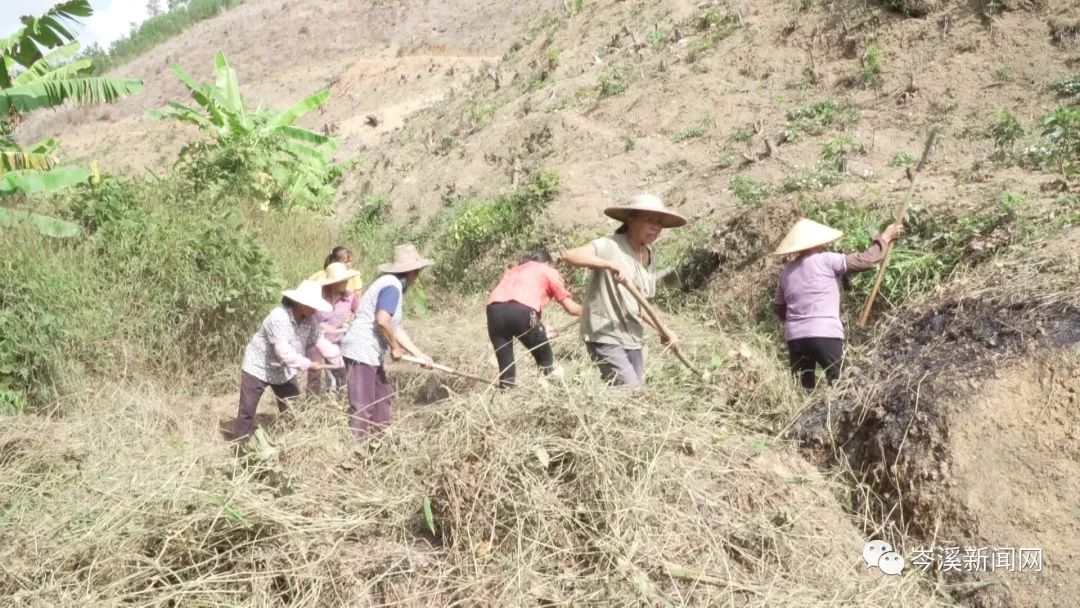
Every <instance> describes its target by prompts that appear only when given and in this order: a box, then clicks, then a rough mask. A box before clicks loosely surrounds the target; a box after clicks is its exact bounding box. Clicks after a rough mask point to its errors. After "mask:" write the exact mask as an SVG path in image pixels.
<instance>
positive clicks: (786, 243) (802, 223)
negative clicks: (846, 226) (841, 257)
mask: <svg viewBox="0 0 1080 608" xmlns="http://www.w3.org/2000/svg"><path fill="white" fill-rule="evenodd" d="M842 236H844V233H843V232H841V231H839V230H837V229H835V228H829V227H828V226H826V225H825V224H819V223H817V222H815V221H814V220H809V219H806V218H803V219H801V220H799V221H797V222H795V225H794V226H792V228H791V230H789V231H788V233H787V236H785V237H784V240H782V241H780V245H779V246H777V248H776V251H773V255H784V254H787V253H796V252H799V251H806V250H807V249H813V248H814V247H820V246H822V245H828V244H829V243H832V242H834V241H836V240H838V239H839V238H840V237H842Z"/></svg>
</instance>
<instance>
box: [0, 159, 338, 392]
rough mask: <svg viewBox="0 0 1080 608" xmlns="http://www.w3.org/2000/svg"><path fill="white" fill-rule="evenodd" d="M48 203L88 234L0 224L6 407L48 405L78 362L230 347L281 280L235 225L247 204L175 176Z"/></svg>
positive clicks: (175, 365) (194, 357)
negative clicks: (59, 237) (44, 233)
mask: <svg viewBox="0 0 1080 608" xmlns="http://www.w3.org/2000/svg"><path fill="white" fill-rule="evenodd" d="M49 202H51V203H52V204H53V206H54V208H55V209H56V210H57V211H58V212H61V213H64V214H65V215H64V217H65V219H69V220H72V221H76V222H78V223H79V224H80V225H82V226H83V227H84V230H85V231H86V233H87V234H88V235H89V236H87V237H84V238H79V239H70V240H68V241H65V242H64V244H62V245H57V244H56V243H55V241H52V242H46V240H45V239H44V237H41V236H40V235H38V234H37V233H36V232H34V231H31V230H4V231H0V239H3V241H4V242H3V247H4V251H6V252H9V254H8V255H5V261H4V263H3V264H0V285H2V286H3V287H0V305H2V306H0V309H2V310H3V311H4V312H3V314H0V334H2V335H3V338H2V339H0V403H3V404H4V405H3V407H5V408H6V409H7V410H8V411H11V410H15V411H20V410H26V409H29V408H32V407H41V406H45V405H48V404H50V403H52V402H53V401H54V400H55V399H56V398H57V397H59V396H60V395H62V394H63V393H64V392H65V391H64V389H65V388H68V389H70V388H72V387H76V386H79V385H81V383H82V382H84V381H85V379H84V377H83V373H84V372H85V373H93V374H105V375H108V374H113V373H117V372H118V371H119V370H120V369H123V368H125V367H127V366H129V365H130V366H135V367H136V368H138V369H140V370H143V371H149V372H152V373H162V374H191V373H199V372H200V371H205V370H206V369H207V368H208V367H210V366H215V365H217V363H216V361H220V360H223V359H224V358H232V357H235V353H236V352H237V351H238V349H239V348H240V347H241V346H242V345H243V343H244V342H245V341H246V340H247V338H248V337H249V332H251V331H253V330H254V324H255V323H256V322H257V321H258V320H259V319H260V318H261V316H262V315H263V314H265V311H266V309H267V306H268V305H269V304H271V303H272V302H273V301H274V299H275V298H276V296H277V290H278V288H279V287H280V286H282V285H283V284H284V281H282V279H281V274H280V273H279V272H278V271H277V269H276V268H275V266H274V264H273V263H272V261H271V260H270V257H269V255H268V253H267V251H266V250H265V249H264V248H263V247H262V246H261V245H260V244H259V243H258V242H257V240H256V238H255V237H254V235H253V233H252V232H251V231H250V230H249V229H247V228H246V227H245V221H244V213H245V205H246V204H245V203H243V202H242V201H241V200H239V199H237V198H235V197H230V196H228V195H222V194H221V193H220V192H218V191H212V190H207V189H204V188H201V187H199V186H198V184H197V182H193V181H190V180H189V179H187V178H185V177H183V176H179V175H177V176H174V177H169V178H167V179H165V180H162V181H153V180H151V181H125V180H119V179H106V180H104V181H103V182H102V183H101V184H100V185H98V186H85V187H83V188H79V189H76V190H72V191H70V192H68V193H67V194H65V195H64V196H63V197H61V198H59V199H57V200H53V201H49ZM46 249H48V250H50V251H52V252H53V253H51V254H50V255H47V256H42V255H38V254H37V253H35V252H39V251H44V250H46ZM317 267H318V266H315V268H317ZM121 345H123V346H122V347H121ZM121 353H126V354H125V355H124V356H123V357H121Z"/></svg>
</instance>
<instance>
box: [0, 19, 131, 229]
mask: <svg viewBox="0 0 1080 608" xmlns="http://www.w3.org/2000/svg"><path fill="white" fill-rule="evenodd" d="M92 14H93V8H92V7H91V6H90V0H69V1H67V2H62V3H60V4H57V5H56V6H54V7H53V8H51V9H49V10H48V11H47V12H46V13H45V14H44V15H42V16H40V17H32V16H29V15H28V16H24V17H22V18H21V19H20V20H21V22H22V27H21V28H19V30H17V31H16V32H15V33H14V34H12V35H11V36H8V37H7V38H3V39H0V199H2V198H5V197H10V196H12V195H26V194H33V193H38V192H53V191H56V190H61V189H64V188H70V187H71V186H74V185H77V184H79V183H83V182H85V181H86V180H87V178H88V177H89V176H90V173H89V172H88V171H86V170H85V169H77V168H58V167H57V165H58V164H59V162H58V159H57V157H56V149H57V146H58V144H57V142H56V140H54V139H47V140H44V141H41V142H38V143H36V144H34V145H32V146H28V147H23V146H20V145H19V144H18V143H17V142H16V141H15V139H14V137H13V136H12V131H13V130H14V126H15V125H16V124H18V121H19V120H20V116H21V115H22V114H26V113H29V112H33V111H35V110H40V109H44V108H55V107H58V106H60V105H63V104H65V103H73V104H75V105H89V104H97V103H112V102H114V101H116V100H118V99H120V98H122V97H127V96H129V95H135V94H137V93H140V92H142V90H143V83H142V81H141V80H137V79H134V78H111V77H103V76H95V75H93V74H92V72H93V62H92V61H91V60H90V59H79V60H75V59H74V58H75V56H76V55H77V53H78V51H79V44H78V43H77V42H75V41H74V40H75V36H74V34H72V32H71V30H70V29H69V27H70V26H71V25H72V24H78V22H79V21H78V19H79V18H80V17H89V16H90V15H92ZM22 222H29V223H30V224H31V225H33V226H34V227H35V228H37V229H38V230H39V231H40V232H42V233H43V234H46V235H49V236H57V237H63V236H74V235H75V234H78V233H79V232H81V230H80V229H79V227H78V225H76V224H71V223H69V222H64V221H62V220H58V219H55V218H50V217H48V216H42V215H37V214H33V213H28V212H25V211H21V210H13V209H7V208H3V207H0V226H5V227H10V226H12V225H15V224H18V223H22Z"/></svg>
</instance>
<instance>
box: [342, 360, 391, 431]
mask: <svg viewBox="0 0 1080 608" xmlns="http://www.w3.org/2000/svg"><path fill="white" fill-rule="evenodd" d="M345 385H346V387H347V388H348V393H349V428H350V429H352V432H353V435H354V436H355V437H356V440H357V441H364V440H365V439H367V438H368V437H369V436H370V435H371V434H373V433H376V432H378V431H381V430H382V429H383V428H385V427H386V426H387V425H388V424H390V383H389V382H387V380H386V370H385V369H383V366H381V365H379V366H378V367H376V366H374V365H367V364H364V363H357V362H356V361H353V360H352V359H345Z"/></svg>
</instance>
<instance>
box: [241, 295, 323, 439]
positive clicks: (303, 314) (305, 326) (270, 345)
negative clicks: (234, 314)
mask: <svg viewBox="0 0 1080 608" xmlns="http://www.w3.org/2000/svg"><path fill="white" fill-rule="evenodd" d="M330 310H332V308H331V306H330V303H329V302H327V301H326V300H324V299H323V297H322V286H321V285H319V284H318V283H316V282H314V281H304V282H303V283H301V284H300V286H299V287H297V288H296V289H290V290H287V291H283V292H281V305H280V306H278V307H276V308H274V310H272V311H270V314H269V315H267V316H266V319H264V320H263V323H262V327H260V328H259V331H258V332H257V333H256V334H255V335H254V336H253V337H252V338H251V341H250V342H248V345H247V348H246V349H244V363H243V366H242V368H241V369H242V372H241V374H240V407H239V410H238V411H237V414H236V427H235V432H234V436H235V438H236V439H240V440H243V441H246V440H247V438H248V437H250V436H251V433H252V432H253V431H254V430H255V412H256V410H257V409H258V407H259V399H261V398H262V394H263V392H264V391H265V390H266V387H268V386H269V387H270V389H271V390H272V391H274V396H275V397H277V406H278V410H279V411H281V412H284V411H285V410H286V409H288V403H287V400H289V399H292V398H294V397H296V396H298V395H299V394H300V388H299V387H298V386H297V385H296V380H295V378H296V375H297V374H298V373H299V372H301V371H308V370H312V369H315V370H318V369H321V368H322V364H321V363H314V362H312V361H311V360H310V359H308V358H307V357H305V356H304V353H306V352H307V351H308V349H309V348H311V347H315V348H317V349H318V350H319V353H320V354H321V355H322V356H323V357H325V358H326V360H328V361H329V362H330V363H331V364H333V365H340V364H341V352H340V351H339V350H338V347H337V346H334V345H333V344H331V343H330V342H329V341H328V340H327V339H326V338H325V337H324V336H323V334H322V330H321V329H319V324H318V323H316V322H315V313H316V312H329V311H330Z"/></svg>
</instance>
